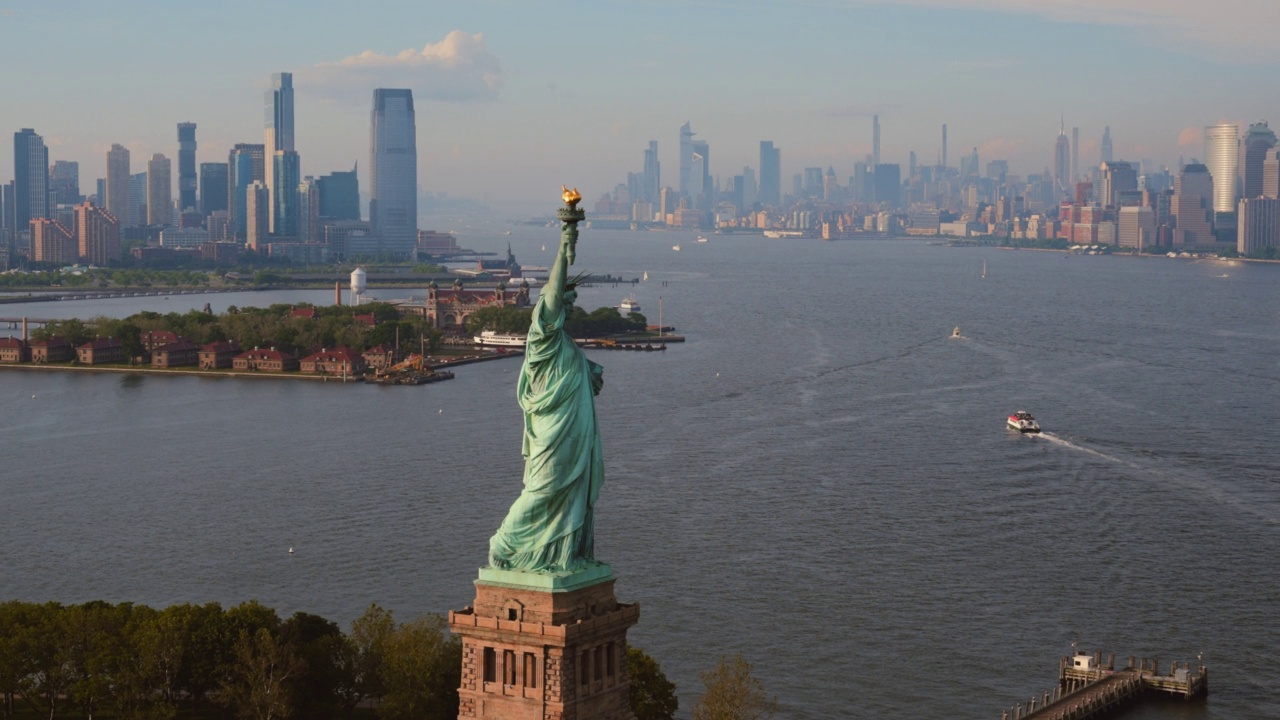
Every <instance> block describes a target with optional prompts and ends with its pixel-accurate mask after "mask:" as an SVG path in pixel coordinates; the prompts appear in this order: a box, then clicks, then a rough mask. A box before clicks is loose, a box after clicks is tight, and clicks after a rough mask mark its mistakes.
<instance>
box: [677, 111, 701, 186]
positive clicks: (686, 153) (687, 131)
mask: <svg viewBox="0 0 1280 720" xmlns="http://www.w3.org/2000/svg"><path fill="white" fill-rule="evenodd" d="M692 169H693V129H692V128H691V127H689V121H687V120H686V121H685V123H684V124H683V125H681V126H680V187H679V190H680V194H681V195H682V196H684V197H692V196H693V194H694V193H695V192H696V191H697V190H696V188H695V187H694V185H693V182H694V181H693V179H692V177H691V176H690V172H691V171H692Z"/></svg>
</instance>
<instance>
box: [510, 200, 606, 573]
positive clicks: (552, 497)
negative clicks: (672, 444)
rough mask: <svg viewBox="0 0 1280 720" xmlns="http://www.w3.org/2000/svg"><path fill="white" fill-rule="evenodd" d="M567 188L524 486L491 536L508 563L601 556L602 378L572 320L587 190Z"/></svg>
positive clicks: (543, 300)
mask: <svg viewBox="0 0 1280 720" xmlns="http://www.w3.org/2000/svg"><path fill="white" fill-rule="evenodd" d="M563 190H564V194H563V197H564V202H565V207H564V208H562V209H561V210H560V212H559V218H560V221H561V223H562V224H563V225H562V227H561V230H560V247H559V248H558V250H557V251H556V259H555V262H554V263H553V264H552V266H551V268H550V273H549V275H548V277H547V283H546V285H544V286H543V287H542V290H541V292H540V293H539V294H538V303H537V305H536V306H535V307H534V311H533V319H532V322H531V323H530V326H529V335H528V339H527V343H526V346H525V356H524V365H523V367H522V368H521V370H520V379H519V382H518V384H517V386H516V393H517V396H518V399H519V402H520V407H521V409H522V410H523V411H524V440H523V447H522V450H523V454H524V458H525V465H524V488H523V490H522V491H521V493H520V497H519V498H517V499H516V501H515V503H513V504H512V506H511V509H510V510H509V511H508V512H507V517H506V519H504V520H503V521H502V526H501V527H499V528H498V532H497V533H495V534H494V536H493V537H492V538H491V539H490V540H489V564H490V566H492V567H494V568H497V569H501V570H523V571H531V572H543V573H546V572H551V573H564V572H573V571H576V570H581V569H583V568H585V567H587V566H589V565H592V564H594V562H595V532H594V525H593V516H592V512H593V508H594V507H595V503H596V498H597V497H598V496H599V494H600V486H601V484H602V483H603V482H604V456H603V453H602V452H601V449H600V431H599V427H598V425H597V423H596V408H595V393H596V392H598V391H599V388H600V387H601V385H602V383H603V380H602V375H601V368H600V366H599V365H597V364H595V363H593V362H591V361H590V360H588V359H587V356H586V355H585V354H584V353H583V352H582V349H581V348H579V347H578V346H577V344H576V343H575V342H574V341H573V338H571V337H569V335H568V334H567V333H565V331H564V321H565V318H566V316H567V315H568V313H569V312H570V311H571V310H572V308H573V303H574V301H575V300H576V299H577V291H576V289H575V288H574V286H573V284H572V283H570V282H569V281H568V273H569V266H570V265H572V264H573V262H574V259H575V254H576V250H577V242H578V223H579V222H581V221H582V220H583V219H584V218H585V217H586V214H585V213H583V212H582V211H581V210H579V209H578V202H580V201H581V199H582V196H581V195H579V194H578V191H577V190H576V189H575V190H569V189H568V188H563Z"/></svg>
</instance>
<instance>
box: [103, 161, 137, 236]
mask: <svg viewBox="0 0 1280 720" xmlns="http://www.w3.org/2000/svg"><path fill="white" fill-rule="evenodd" d="M132 182H133V176H132V174H131V173H130V171H129V149H128V148H126V147H124V146H123V145H118V144H117V145H112V146H111V149H110V150H108V151H107V184H106V190H107V197H106V201H105V202H103V203H102V206H103V207H105V208H106V209H107V212H108V213H110V214H111V216H112V218H113V219H114V220H115V221H116V222H117V224H119V223H127V222H129V217H130V215H132V213H133V210H132V208H133V186H132ZM117 229H118V228H117Z"/></svg>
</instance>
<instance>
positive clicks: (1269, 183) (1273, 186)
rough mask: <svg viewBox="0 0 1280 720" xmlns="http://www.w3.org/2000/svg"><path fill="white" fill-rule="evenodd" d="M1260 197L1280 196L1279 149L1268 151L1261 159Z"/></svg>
mask: <svg viewBox="0 0 1280 720" xmlns="http://www.w3.org/2000/svg"><path fill="white" fill-rule="evenodd" d="M1262 197H1269V198H1280V150H1273V151H1271V152H1268V153H1267V157H1266V159H1265V160H1263V161H1262Z"/></svg>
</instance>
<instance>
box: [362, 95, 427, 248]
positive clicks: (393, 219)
mask: <svg viewBox="0 0 1280 720" xmlns="http://www.w3.org/2000/svg"><path fill="white" fill-rule="evenodd" d="M370 121H371V122H370V126H371V127H370V131H371V132H370V143H369V145H370V148H369V151H370V152H369V154H370V160H371V162H370V166H371V167H370V169H369V174H370V176H371V177H372V179H373V183H372V186H371V187H370V189H369V220H370V222H371V223H372V225H373V232H374V234H375V235H377V236H378V237H379V239H380V242H381V246H380V247H381V248H382V250H383V252H386V253H388V254H390V255H394V256H398V257H408V256H410V255H412V254H413V252H414V249H415V248H416V246H417V242H418V137H417V136H418V132H417V122H416V120H415V118H414V112H413V91H412V90H407V89H388V88H378V89H376V90H374V91H373V112H372V113H371V117H370Z"/></svg>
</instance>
